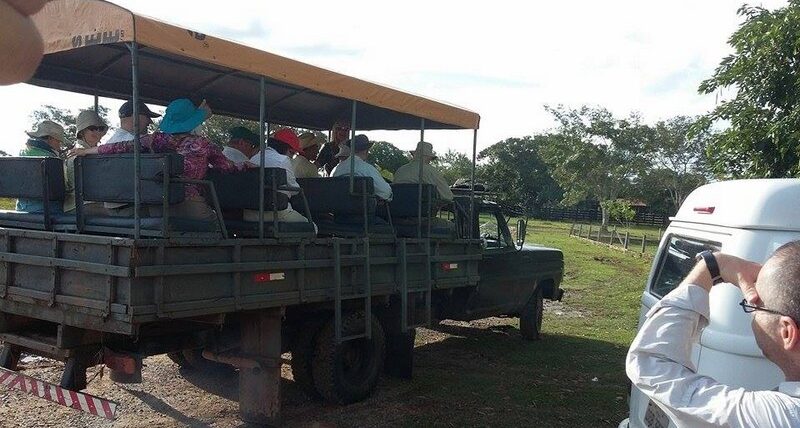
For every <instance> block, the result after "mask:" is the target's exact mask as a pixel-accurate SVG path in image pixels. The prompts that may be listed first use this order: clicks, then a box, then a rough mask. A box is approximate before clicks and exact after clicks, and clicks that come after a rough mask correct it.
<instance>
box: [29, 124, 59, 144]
mask: <svg viewBox="0 0 800 428" xmlns="http://www.w3.org/2000/svg"><path fill="white" fill-rule="evenodd" d="M25 133H26V134H28V136H29V137H31V138H44V137H53V138H55V139H56V140H58V141H62V142H63V141H64V127H63V126H61V125H59V124H57V123H55V122H53V121H52V120H43V121H41V122H39V124H38V125H36V130H34V131H25Z"/></svg>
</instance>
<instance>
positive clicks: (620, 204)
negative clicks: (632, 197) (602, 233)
mask: <svg viewBox="0 0 800 428" xmlns="http://www.w3.org/2000/svg"><path fill="white" fill-rule="evenodd" d="M600 206H601V207H603V209H604V210H606V211H608V216H609V217H610V218H611V219H613V220H616V221H618V222H620V223H624V224H627V223H628V222H630V221H631V220H633V218H634V217H636V211H634V209H633V207H632V206H631V203H630V201H628V200H625V199H614V200H609V201H603V202H601V203H600Z"/></svg>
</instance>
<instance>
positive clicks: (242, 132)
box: [222, 126, 259, 165]
mask: <svg viewBox="0 0 800 428" xmlns="http://www.w3.org/2000/svg"><path fill="white" fill-rule="evenodd" d="M228 135H229V136H230V139H229V140H228V144H226V145H225V147H224V148H223V149H222V154H223V155H225V157H226V158H228V159H230V160H232V161H233V162H234V163H235V164H237V165H242V164H244V163H245V162H248V161H249V160H250V158H251V157H253V156H254V155H255V154H256V153H258V145H259V141H258V134H256V133H254V132H253V131H251V130H249V129H247V128H245V127H244V126H235V127H233V128H231V129H229V130H228Z"/></svg>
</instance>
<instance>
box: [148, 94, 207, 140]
mask: <svg viewBox="0 0 800 428" xmlns="http://www.w3.org/2000/svg"><path fill="white" fill-rule="evenodd" d="M208 113H209V111H208V110H204V109H201V108H199V107H196V106H195V105H194V103H193V102H191V101H190V100H188V99H187V98H178V99H177V100H174V101H172V102H171V103H169V105H168V106H167V111H165V112H164V118H163V119H161V124H159V125H158V129H160V130H161V132H164V133H166V134H181V133H184V132H191V131H192V130H193V129H195V128H197V127H198V126H200V124H202V123H203V122H205V120H206V118H207V117H208Z"/></svg>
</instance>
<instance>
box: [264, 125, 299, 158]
mask: <svg viewBox="0 0 800 428" xmlns="http://www.w3.org/2000/svg"><path fill="white" fill-rule="evenodd" d="M267 145H268V146H269V147H271V148H272V149H274V150H275V151H276V152H278V153H280V154H282V155H284V156H291V155H292V154H293V153H298V152H299V151H300V139H299V138H297V134H296V133H295V132H294V131H292V130H291V129H289V128H284V129H280V130H278V131H275V133H274V134H272V137H270V138H269V140H267Z"/></svg>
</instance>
